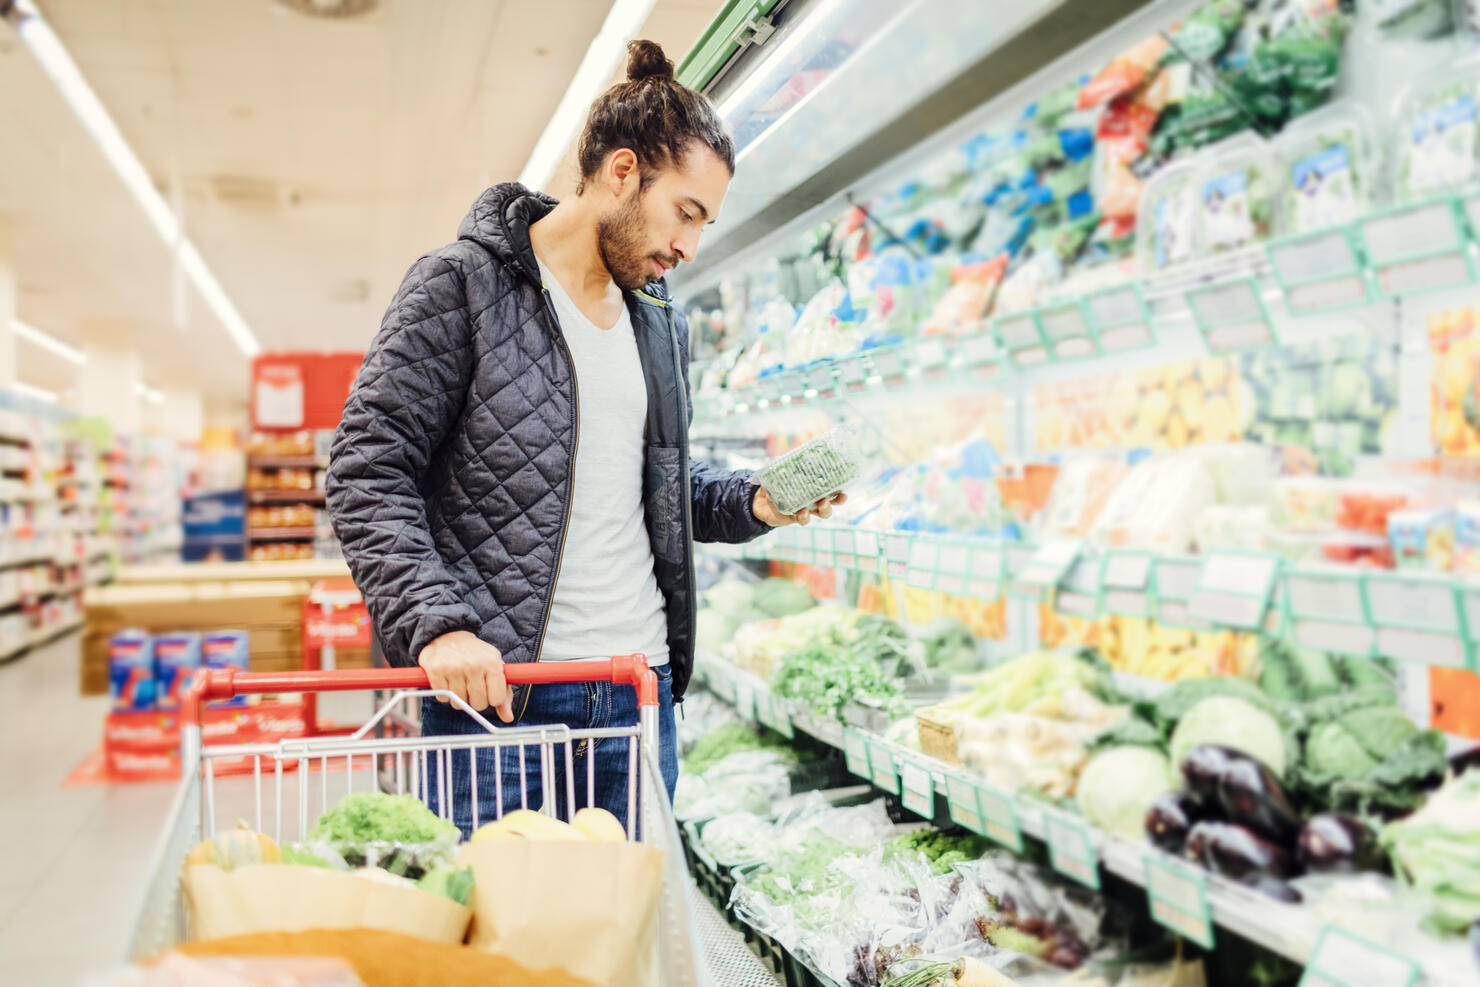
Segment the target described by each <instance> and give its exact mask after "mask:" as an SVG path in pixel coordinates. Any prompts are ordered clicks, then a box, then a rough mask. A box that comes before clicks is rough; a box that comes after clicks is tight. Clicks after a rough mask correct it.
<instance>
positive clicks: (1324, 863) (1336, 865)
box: [1298, 812, 1382, 874]
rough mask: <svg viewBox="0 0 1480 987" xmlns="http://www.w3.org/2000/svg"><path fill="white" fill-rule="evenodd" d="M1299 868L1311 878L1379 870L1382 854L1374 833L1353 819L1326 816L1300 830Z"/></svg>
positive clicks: (1324, 813)
mask: <svg viewBox="0 0 1480 987" xmlns="http://www.w3.org/2000/svg"><path fill="white" fill-rule="evenodd" d="M1298 853H1299V858H1300V866H1302V867H1304V868H1305V869H1306V870H1307V871H1309V872H1310V873H1312V874H1350V873H1353V872H1355V871H1364V870H1380V869H1381V867H1382V853H1381V851H1380V850H1379V849H1378V846H1377V840H1376V839H1374V838H1373V836H1372V831H1371V830H1370V829H1368V828H1367V827H1366V826H1364V825H1363V824H1362V823H1361V822H1360V821H1359V820H1357V819H1353V818H1352V817H1351V816H1343V815H1338V814H1337V813H1334V812H1323V813H1321V814H1320V815H1318V816H1311V817H1310V821H1309V822H1307V823H1306V824H1305V826H1304V828H1302V829H1301V830H1300V839H1299V841H1298Z"/></svg>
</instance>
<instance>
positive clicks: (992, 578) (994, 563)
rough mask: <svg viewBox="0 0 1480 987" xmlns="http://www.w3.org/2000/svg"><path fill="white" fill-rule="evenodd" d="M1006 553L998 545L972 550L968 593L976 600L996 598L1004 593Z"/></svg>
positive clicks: (968, 569) (967, 572) (968, 565)
mask: <svg viewBox="0 0 1480 987" xmlns="http://www.w3.org/2000/svg"><path fill="white" fill-rule="evenodd" d="M1005 559H1006V553H1005V552H1004V551H1003V550H1002V548H1001V546H998V545H982V546H978V547H976V548H973V549H972V550H971V560H970V562H968V563H967V567H966V590H965V592H966V595H967V596H970V597H971V598H972V599H975V600H995V599H997V597H999V596H1001V595H1002V567H1003V564H1004V561H1005Z"/></svg>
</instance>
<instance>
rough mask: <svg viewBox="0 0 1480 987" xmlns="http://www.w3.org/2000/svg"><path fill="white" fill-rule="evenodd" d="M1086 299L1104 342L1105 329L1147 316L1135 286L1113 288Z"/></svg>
mask: <svg viewBox="0 0 1480 987" xmlns="http://www.w3.org/2000/svg"><path fill="white" fill-rule="evenodd" d="M1085 301H1086V304H1087V305H1088V307H1089V314H1090V318H1092V319H1094V321H1095V325H1097V326H1099V328H1100V330H1101V333H1102V335H1101V341H1102V342H1103V341H1104V337H1103V332H1104V330H1106V329H1109V328H1111V327H1114V326H1123V325H1127V324H1129V323H1133V322H1142V321H1143V320H1144V319H1145V318H1146V313H1145V309H1143V308H1142V307H1141V299H1140V296H1138V295H1137V294H1136V289H1135V288H1131V287H1125V288H1112V289H1111V290H1109V291H1102V292H1100V293H1099V294H1097V295H1091V296H1090V297H1089V298H1088V299H1086V300H1085Z"/></svg>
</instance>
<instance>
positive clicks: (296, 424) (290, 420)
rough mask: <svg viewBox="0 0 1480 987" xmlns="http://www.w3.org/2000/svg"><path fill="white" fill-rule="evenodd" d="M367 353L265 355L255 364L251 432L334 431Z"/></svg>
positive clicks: (253, 370)
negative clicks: (327, 429) (329, 429)
mask: <svg viewBox="0 0 1480 987" xmlns="http://www.w3.org/2000/svg"><path fill="white" fill-rule="evenodd" d="M363 359H364V354H363V353H265V354H263V355H262V356H259V357H257V358H256V359H255V360H253V361H252V395H251V401H252V428H253V429H255V430H257V431H260V432H281V431H298V430H301V429H309V430H312V429H320V428H334V427H335V426H337V425H338V424H339V417H340V415H341V414H343V412H344V402H345V400H346V399H347V398H348V397H349V389H350V386H351V385H352V384H353V383H354V381H355V374H357V373H359V370H360V362H361V361H362V360H363Z"/></svg>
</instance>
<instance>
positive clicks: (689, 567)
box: [663, 305, 699, 703]
mask: <svg viewBox="0 0 1480 987" xmlns="http://www.w3.org/2000/svg"><path fill="white" fill-rule="evenodd" d="M663 311H664V313H665V314H666V315H667V316H668V339H669V341H670V342H671V343H672V344H673V371H674V377H673V382H674V385H675V386H676V387H677V389H678V411H679V414H678V434H679V443H680V445H679V449H678V452H679V460H680V461H681V462H682V463H683V489H682V490H680V491H679V498H680V499H681V500H682V501H683V525H684V528H683V537H684V552H685V553H687V560H688V561H687V564H686V565H685V567H684V571H685V573H686V575H687V576H688V580H687V581H688V585H689V639H690V642H691V643H692V640H693V635H694V633H695V630H696V625H697V624H698V616H697V610H698V601H697V598H698V593H699V589H698V587H697V585H695V582H694V518H693V511H694V504H693V494H692V492H691V491H692V489H693V488H692V486H691V485H690V483H689V398H688V395H687V394H685V393H684V386H683V355H682V353H680V352H679V349H678V330H677V329H675V328H674V325H673V309H672V307H671V306H668V305H664V306H663ZM693 664H694V654H693V650H692V648H691V649H690V653H689V677H690V678H692V677H693V674H694V670H693ZM674 701H675V702H680V703H681V702H683V697H682V696H678V697H676V698H675V700H674Z"/></svg>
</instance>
